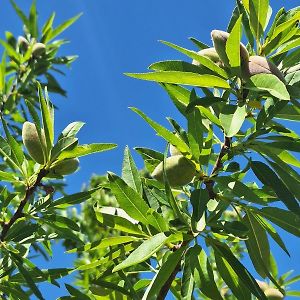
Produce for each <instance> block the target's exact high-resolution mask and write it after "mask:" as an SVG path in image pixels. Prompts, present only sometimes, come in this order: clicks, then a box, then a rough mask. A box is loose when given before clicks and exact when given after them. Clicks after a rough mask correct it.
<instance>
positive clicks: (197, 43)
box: [189, 37, 209, 50]
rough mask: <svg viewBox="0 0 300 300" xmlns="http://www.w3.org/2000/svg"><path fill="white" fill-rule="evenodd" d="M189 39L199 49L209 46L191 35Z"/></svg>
mask: <svg viewBox="0 0 300 300" xmlns="http://www.w3.org/2000/svg"><path fill="white" fill-rule="evenodd" d="M189 40H191V41H192V42H193V43H194V44H195V45H196V46H197V47H198V48H199V49H200V50H202V49H206V48H209V46H208V45H207V44H205V43H203V42H201V41H199V40H197V39H195V38H193V37H190V38H189Z"/></svg>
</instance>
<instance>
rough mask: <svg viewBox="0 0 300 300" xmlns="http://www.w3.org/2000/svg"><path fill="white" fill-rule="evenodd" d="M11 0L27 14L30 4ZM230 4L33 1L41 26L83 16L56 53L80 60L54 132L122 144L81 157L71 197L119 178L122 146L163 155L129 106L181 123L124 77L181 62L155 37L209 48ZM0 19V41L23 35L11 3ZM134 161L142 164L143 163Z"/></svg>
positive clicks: (283, 259)
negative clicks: (78, 125)
mask: <svg viewBox="0 0 300 300" xmlns="http://www.w3.org/2000/svg"><path fill="white" fill-rule="evenodd" d="M16 2H17V4H18V5H20V6H21V7H22V8H24V9H25V8H26V10H27V9H28V6H29V3H30V2H31V1H28V0H16ZM186 3H188V4H186ZM271 4H272V7H273V9H274V11H275V12H276V11H277V10H278V9H279V8H280V6H283V5H284V6H285V7H286V8H291V7H294V6H297V5H298V4H299V1H297V0H288V1H278V0H273V1H271ZM233 5H234V0H211V1H199V0H191V1H186V2H184V1H179V0H151V1H141V0H126V1H125V0H114V1H113V0H106V1H104V0H102V1H101V0H63V1H62V0H51V1H43V0H38V1H37V7H38V10H39V20H40V22H44V21H45V20H46V18H47V17H48V16H49V15H50V13H51V12H52V11H55V12H56V18H57V19H56V24H58V22H59V23H60V22H62V21H64V20H65V19H67V18H70V17H72V16H74V15H76V14H78V13H79V12H83V13H84V14H83V16H82V17H81V18H80V20H79V21H77V23H76V24H75V25H73V26H72V27H71V28H70V29H68V30H67V31H66V32H65V33H64V35H63V37H64V38H66V39H69V40H70V41H71V43H70V44H67V45H65V46H64V47H63V49H62V51H61V53H62V54H78V55H79V59H78V60H77V61H76V62H75V63H74V64H73V67H72V70H71V71H67V72H66V73H67V76H66V77H61V78H60V82H61V83H62V85H63V87H64V88H65V89H66V90H67V91H68V97H67V99H64V98H61V97H57V96H55V97H52V101H53V102H54V103H55V104H56V105H57V106H58V107H59V110H58V111H57V112H56V130H57V132H58V133H59V132H60V131H61V130H62V129H63V128H64V127H65V126H66V125H67V124H68V123H70V122H72V121H79V120H80V121H84V122H86V125H85V127H84V128H83V129H82V131H81V133H80V135H79V138H80V142H81V143H91V142H114V143H117V144H118V145H119V146H118V149H117V150H113V151H110V152H105V153H102V154H98V155H94V156H90V157H87V158H82V159H81V169H80V171H79V172H77V173H76V174H74V175H72V176H69V177H68V178H67V182H68V183H69V187H68V191H69V192H70V193H71V192H77V191H79V190H80V188H81V186H82V184H83V183H84V182H88V180H89V178H90V176H91V174H92V173H97V174H104V173H105V172H106V171H108V170H110V171H113V172H116V173H120V170H121V164H122V155H123V149H124V147H125V145H129V146H130V147H131V148H133V147H135V146H145V147H150V148H154V149H158V150H164V146H165V144H164V142H163V141H162V139H160V138H159V137H157V136H156V135H155V134H154V132H153V131H152V129H150V128H149V126H148V125H147V124H146V123H144V122H143V121H142V120H141V119H140V118H139V117H138V116H137V115H135V114H134V113H133V112H132V111H130V110H129V109H128V107H129V106H135V107H138V108H140V109H141V110H142V111H144V112H146V113H147V114H148V115H149V116H151V117H152V118H153V119H154V120H156V121H158V122H160V123H162V124H167V122H166V120H165V117H166V116H171V117H172V118H175V119H176V120H178V121H179V122H181V123H182V124H184V123H183V122H184V121H183V119H182V118H181V116H180V115H179V113H178V112H177V111H176V109H175V107H174V106H173V105H172V103H171V101H170V100H169V99H168V96H167V95H166V94H165V93H164V92H163V91H162V90H161V88H160V87H159V86H158V85H156V84H154V83H149V82H143V81H139V80H135V79H132V78H128V77H126V76H124V75H123V73H124V72H144V71H146V69H147V67H148V66H149V65H150V64H151V63H153V62H155V61H159V60H165V59H181V58H183V59H185V58H184V57H183V56H181V55H180V54H179V53H177V52H176V51H174V50H172V49H170V48H168V47H166V46H164V45H162V44H160V43H159V42H158V40H160V39H162V40H167V41H170V42H173V43H175V44H179V45H182V46H184V47H187V48H190V49H195V48H193V45H192V43H191V42H190V41H189V40H188V37H191V36H193V37H196V38H198V39H200V40H202V41H203V42H206V43H208V44H211V41H210V32H211V30H213V29H221V30H226V27H227V23H228V21H229V18H230V15H231V11H232V8H233ZM0 19H1V23H0V34H1V36H2V37H3V36H4V31H5V30H9V31H11V32H13V33H14V34H15V35H18V34H21V23H20V21H19V19H18V18H17V16H16V15H15V13H14V12H13V10H12V8H11V6H10V5H9V1H2V2H1V10H0ZM136 158H137V161H138V164H139V166H140V167H142V165H141V160H139V158H138V157H137V156H136ZM283 238H284V240H285V242H286V244H287V245H288V249H290V250H291V251H290V252H291V255H292V258H291V259H289V258H288V257H287V256H286V255H285V254H284V253H282V252H281V251H280V250H279V249H278V248H277V247H274V249H275V252H274V254H275V256H276V257H277V259H278V260H279V266H280V272H281V273H284V272H286V271H288V270H290V269H293V268H294V269H295V271H296V272H295V273H297V272H298V273H300V266H299V253H300V252H299V250H300V243H299V239H296V238H293V237H292V236H291V235H287V234H283ZM55 249H56V251H55V252H56V253H55V256H56V257H55V260H54V261H53V262H51V266H52V267H70V266H71V265H72V264H71V262H72V257H71V256H70V255H65V254H63V249H62V248H61V247H60V246H57V247H55ZM57 256H59V257H57ZM41 264H42V266H46V264H44V263H42V262H41ZM298 289H300V288H299V285H298ZM43 291H45V293H47V294H45V296H46V299H47V300H48V299H49V300H52V299H55V298H56V297H58V296H63V295H66V293H64V290H63V289H62V290H58V289H57V288H55V287H54V286H49V285H48V286H47V287H44V285H43Z"/></svg>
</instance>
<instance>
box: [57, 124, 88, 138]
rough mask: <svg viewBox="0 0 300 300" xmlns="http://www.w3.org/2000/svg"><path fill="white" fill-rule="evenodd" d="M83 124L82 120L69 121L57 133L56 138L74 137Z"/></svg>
mask: <svg viewBox="0 0 300 300" xmlns="http://www.w3.org/2000/svg"><path fill="white" fill-rule="evenodd" d="M84 124H85V123H83V122H72V123H70V124H69V125H68V126H67V127H66V128H65V129H64V130H63V131H62V133H61V134H60V135H59V137H58V140H60V139H62V138H66V137H75V136H76V134H77V133H78V132H79V130H80V129H81V128H82V126H83V125H84Z"/></svg>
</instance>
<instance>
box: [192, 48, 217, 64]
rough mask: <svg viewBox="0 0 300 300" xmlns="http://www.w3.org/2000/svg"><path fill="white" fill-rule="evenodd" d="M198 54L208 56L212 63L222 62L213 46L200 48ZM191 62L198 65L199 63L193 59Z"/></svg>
mask: <svg viewBox="0 0 300 300" xmlns="http://www.w3.org/2000/svg"><path fill="white" fill-rule="evenodd" d="M198 54H200V55H203V56H205V57H207V58H209V59H210V60H212V61H213V62H214V63H216V64H218V65H221V64H222V62H221V60H220V57H219V55H218V53H217V51H216V49H215V48H213V47H211V48H206V49H202V50H200V51H198ZM192 64H193V65H196V66H200V65H201V63H199V62H198V61H197V60H195V59H193V61H192Z"/></svg>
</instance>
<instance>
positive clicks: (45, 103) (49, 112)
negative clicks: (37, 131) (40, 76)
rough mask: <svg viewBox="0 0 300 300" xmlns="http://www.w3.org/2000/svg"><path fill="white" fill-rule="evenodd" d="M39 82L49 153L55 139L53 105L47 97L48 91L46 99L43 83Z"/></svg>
mask: <svg viewBox="0 0 300 300" xmlns="http://www.w3.org/2000/svg"><path fill="white" fill-rule="evenodd" d="M37 84H38V93H39V101H40V108H41V113H42V120H43V128H44V130H45V137H46V144H47V153H49V152H50V150H51V148H52V145H53V141H54V119H53V107H52V106H51V104H50V101H49V99H48V97H47V93H46V97H47V99H45V97H44V95H43V90H42V87H41V84H40V83H39V82H37Z"/></svg>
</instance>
